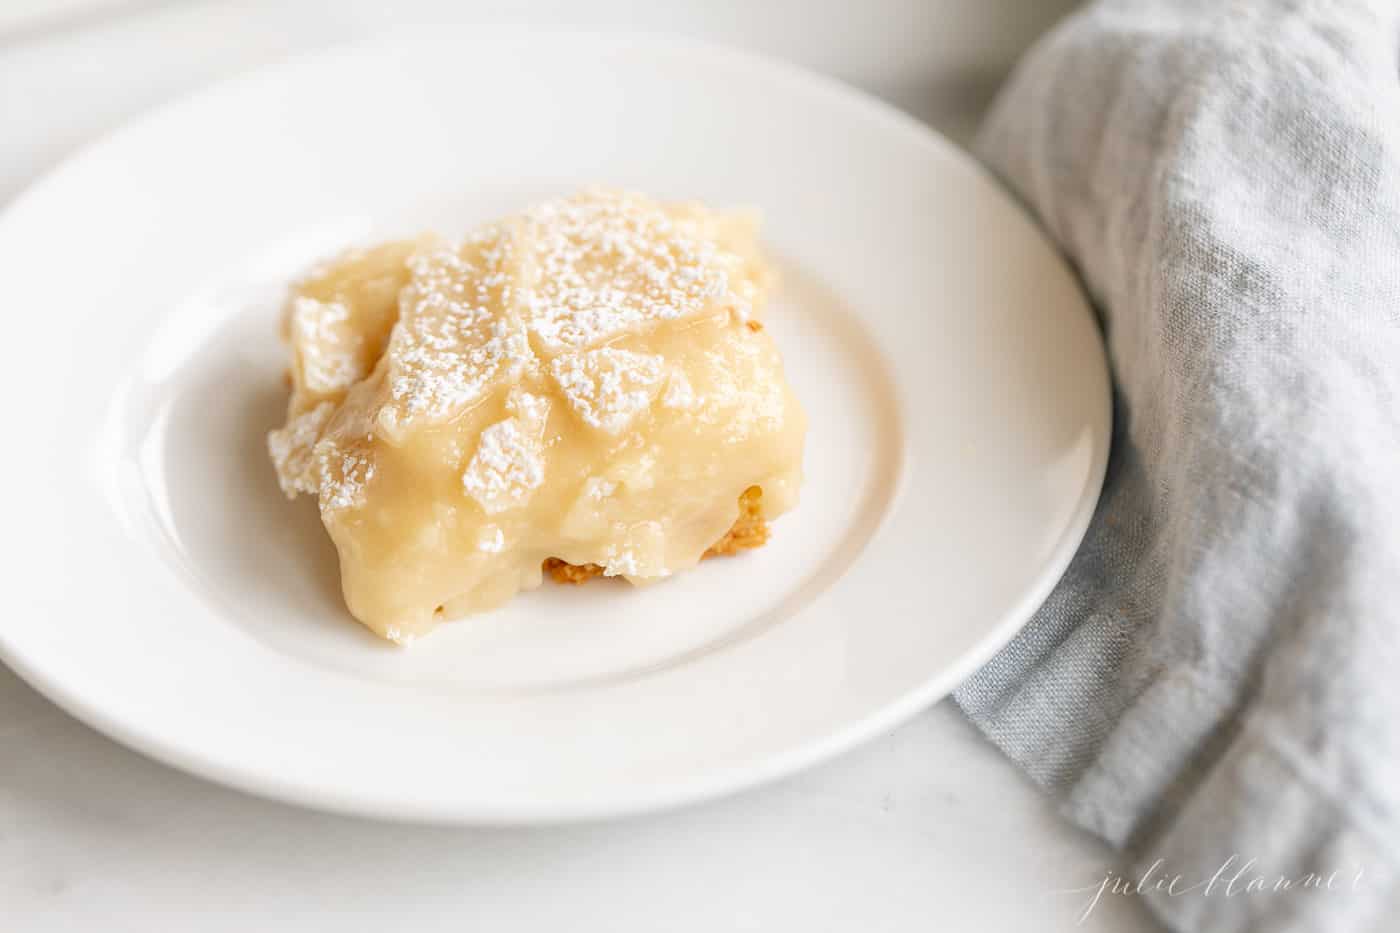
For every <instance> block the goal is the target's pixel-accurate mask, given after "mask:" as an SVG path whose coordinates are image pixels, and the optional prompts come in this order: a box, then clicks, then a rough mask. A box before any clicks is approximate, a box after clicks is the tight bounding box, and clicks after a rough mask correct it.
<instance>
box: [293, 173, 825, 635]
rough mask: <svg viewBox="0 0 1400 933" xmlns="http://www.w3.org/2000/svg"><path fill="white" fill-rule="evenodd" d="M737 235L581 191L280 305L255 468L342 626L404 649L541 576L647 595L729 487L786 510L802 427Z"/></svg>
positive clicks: (720, 221) (616, 195)
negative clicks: (331, 574) (268, 457)
mask: <svg viewBox="0 0 1400 933" xmlns="http://www.w3.org/2000/svg"><path fill="white" fill-rule="evenodd" d="M755 227H756V225H755V223H754V221H753V219H752V218H751V217H749V216H747V215H743V214H725V213H718V212H713V211H709V210H707V209H705V208H703V207H701V206H699V205H694V204H679V205H674V204H661V203H658V202H655V201H652V200H650V199H648V198H645V197H643V196H641V195H636V194H630V193H621V192H614V191H605V190H590V191H587V192H584V193H582V194H580V195H578V196H575V197H572V198H568V199H561V200H556V201H550V202H546V203H544V204H540V205H537V206H535V207H532V208H530V209H529V210H527V211H525V212H524V213H523V214H520V215H518V216H515V217H511V218H506V219H504V220H501V221H498V222H496V223H492V224H488V225H486V226H484V227H482V228H480V229H478V230H477V231H475V232H473V233H472V234H470V235H468V236H466V237H464V238H463V239H462V240H460V241H458V242H446V241H443V240H438V239H433V238H423V239H420V240H417V241H412V242H398V243H389V244H385V245H383V246H379V247H376V248H374V249H369V250H359V251H352V252H350V253H347V254H345V255H344V256H342V257H341V258H339V259H338V260H336V261H334V262H332V263H329V264H326V265H324V266H322V267H320V268H318V269H317V270H315V271H314V272H313V273H311V274H310V275H308V276H307V277H306V278H305V279H304V280H302V281H301V282H300V283H298V284H297V285H296V286H295V287H294V288H293V290H292V294H291V296H290V297H289V300H288V305H287V310H286V318H285V331H286V337H287V340H288V343H289V345H290V348H291V357H292V360H291V367H290V371H291V377H292V383H293V392H292V398H291V401H290V404H289V407H288V417H287V424H286V425H285V427H283V428H281V429H279V430H276V431H273V432H272V434H271V435H270V437H269V450H270V452H271V454H272V459H273V461H274V463H275V465H276V467H277V471H278V476H279V478H280V480H281V483H282V487H283V489H284V490H285V491H286V492H287V494H288V495H296V494H298V493H302V492H305V493H311V494H314V495H316V496H317V497H318V500H319V503H320V508H321V514H322V519H323V521H324V523H325V525H326V528H327V530H328V531H329V533H330V535H331V537H332V539H333V540H334V541H335V544H336V547H337V549H338V550H339V553H340V559H341V573H342V580H343V587H344V591H345V596H346V600H347V602H348V604H349V606H350V609H351V611H352V612H353V613H354V614H355V615H356V617H358V618H359V619H360V620H361V621H363V622H364V623H365V624H366V625H367V626H369V627H370V628H371V629H372V630H374V631H375V632H377V633H378V634H380V635H383V636H385V637H387V638H390V639H393V640H396V641H406V640H408V639H410V638H411V637H413V636H415V635H418V634H421V633H423V632H425V631H427V630H428V629H430V628H431V627H432V626H433V625H434V624H436V623H437V622H438V621H440V620H442V619H444V618H450V617H452V616H456V615H461V614H464V613H467V612H472V611H477V610H481V609H485V608H489V607H491V606H494V605H498V604H499V603H501V602H503V601H504V600H506V599H509V598H510V597H511V596H512V595H514V594H515V593H516V592H518V591H519V590H521V589H524V588H529V587H532V586H535V585H537V584H538V583H539V581H540V579H541V571H540V568H541V564H542V562H543V561H545V560H546V559H548V558H557V559H559V560H560V561H565V562H567V563H568V564H571V565H596V566H597V567H600V568H601V569H602V573H603V574H605V575H610V576H622V577H626V578H627V579H629V580H631V581H632V582H634V583H641V582H646V581H650V580H654V579H657V578H661V577H665V576H668V575H669V574H671V573H674V572H676V571H678V570H682V569H685V568H688V567H690V566H693V565H694V564H695V563H696V562H697V561H698V560H699V559H700V558H701V556H702V555H703V554H704V553H705V552H706V550H707V549H708V548H710V546H711V545H713V544H715V543H716V542H717V541H718V540H720V539H721V538H722V537H723V536H724V535H725V532H726V531H727V530H728V529H729V528H730V526H731V525H733V524H734V522H735V519H736V516H737V515H738V514H739V497H740V495H741V494H743V493H744V492H745V490H747V489H749V488H750V487H759V488H760V489H761V492H762V508H763V515H764V517H765V518H773V517H776V516H777V515H779V514H781V513H782V512H783V511H786V510H787V509H788V508H790V507H791V506H792V505H793V504H794V503H795V501H796V495H797V488H798V486H799V484H800V481H801V454H802V442H803V436H804V433H805V419H804V416H803V413H802V411H801V408H800V406H799V405H798V403H797V401H796V399H795V398H794V397H793V395H792V393H791V391H790V390H789V388H788V386H787V384H786V381H785V380H784V378H783V372H782V364H781V361H780V359H779V357H778V353H777V349H776V347H775V346H774V345H773V341H772V339H771V338H770V337H769V335H768V333H767V332H766V331H765V330H763V328H762V326H761V324H760V323H759V315H761V312H762V306H763V301H764V298H765V296H766V294H767V291H768V288H769V286H770V283H771V278H772V276H771V273H770V272H769V271H768V268H767V266H766V264H765V263H764V261H763V260H762V258H761V257H760V255H759V253H758V250H757V245H756V241H755Z"/></svg>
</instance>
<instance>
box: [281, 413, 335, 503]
mask: <svg viewBox="0 0 1400 933" xmlns="http://www.w3.org/2000/svg"><path fill="white" fill-rule="evenodd" d="M333 414H335V403H333V402H322V403H321V404H319V405H317V406H316V407H315V408H312V409H309V410H307V411H304V412H302V413H301V414H299V415H297V416H296V417H294V418H292V419H291V420H289V421H288V422H287V424H286V426H285V427H282V428H278V429H277V430H275V431H270V432H269V433H268V435H267V451H268V453H269V454H271V456H272V464H273V466H275V467H276V468H277V482H278V483H279V484H280V485H281V487H282V492H284V493H285V494H286V496H287V498H288V499H295V498H296V496H297V493H299V492H309V493H315V492H317V491H318V490H319V489H320V485H321V484H320V477H319V476H318V474H317V472H316V470H315V466H316V460H315V456H314V454H313V449H314V448H315V446H316V442H317V441H318V440H320V438H321V432H322V431H324V430H325V428H326V423H327V422H328V421H330V420H331V415H333Z"/></svg>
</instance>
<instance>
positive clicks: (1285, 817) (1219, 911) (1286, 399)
mask: <svg viewBox="0 0 1400 933" xmlns="http://www.w3.org/2000/svg"><path fill="white" fill-rule="evenodd" d="M1398 72H1400V3H1394V2H1365V0H1255V2H1226V0H1101V2H1098V3H1095V4H1093V5H1091V6H1089V7H1088V8H1086V9H1085V10H1083V11H1081V12H1079V13H1078V14H1076V15H1074V16H1073V17H1071V18H1070V19H1069V20H1068V21H1066V22H1064V23H1063V24H1061V26H1060V27H1059V28H1057V29H1056V30H1055V31H1054V32H1052V33H1051V34H1049V35H1048V36H1047V37H1045V38H1044V39H1043V40H1042V41H1041V42H1040V43H1039V44H1038V45H1037V46H1036V47H1035V48H1034V49H1032V50H1031V52H1030V53H1029V54H1028V55H1027V56H1026V58H1025V59H1024V60H1023V62H1022V63H1021V64H1020V65H1019V66H1018V68H1017V70H1016V72H1015V73H1014V75H1013V76H1012V78H1011V79H1010V81H1009V83H1008V84H1007V86H1006V87H1005V88H1004V89H1003V91H1002V93H1001V95H1000V97H999V98H998V101H997V102H996V104H995V105H994V107H993V110H992V112H991V114H990V116H989V117H988V120H987V122H986V124H985V125H984V127H983V129H982V132H981V134H980V137H979V139H978V143H977V148H978V151H979V153H980V155H981V156H982V158H983V159H984V160H985V161H986V162H987V163H988V164H989V165H990V166H991V167H992V169H993V170H994V171H995V172H997V173H998V174H999V175H1000V176H1001V177H1002V178H1003V180H1004V181H1005V182H1006V183H1007V184H1009V185H1010V187H1011V188H1012V189H1013V190H1014V191H1015V192H1017V193H1018V194H1019V195H1020V197H1021V198H1023V199H1024V200H1025V202H1026V203H1027V204H1028V205H1029V206H1030V208H1031V209H1032V210H1033V211H1034V212H1035V213H1036V215H1037V216H1038V217H1039V218H1040V220H1041V222H1042V223H1043V224H1044V225H1045V226H1046V227H1047V228H1048V230H1049V231H1050V233H1051V234H1052V235H1053V236H1054V238H1055V239H1056V240H1057V241H1058V242H1059V243H1060V245H1061V247H1062V248H1063V249H1064V250H1065V252H1066V253H1067V254H1068V255H1069V257H1070V259H1071V260H1072V261H1073V262H1074V264H1075V265H1076V266H1077V268H1078V270H1079V272H1080V274H1081V276H1082V277H1083V280H1084V282H1085V284H1086V286H1087V288H1088V289H1089V291H1090V293H1091V295H1092V297H1093V298H1094V300H1095V303H1096V305H1097V307H1098V308H1099V310H1100V313H1101V315H1102V323H1103V327H1104V331H1105V335H1106V340H1107V344H1108V347H1109V352H1110V356H1111V358H1112V363H1113V368H1114V375H1115V384H1116V385H1115V387H1116V392H1117V396H1116V399H1115V419H1114V430H1115V437H1114V443H1113V450H1112V454H1111V456H1110V462H1109V467H1108V477H1107V481H1106V485H1105V488H1104V494H1103V498H1102V500H1101V502H1100V504H1099V507H1098V510H1097V512H1096V514H1095V517H1094V520H1093V523H1092V526H1091V528H1090V530H1089V533H1088V536H1087V537H1086V539H1085V541H1084V544H1083V545H1082V547H1081V548H1080V551H1079V553H1078V554H1077V556H1076V557H1075V559H1074V561H1073V562H1072V564H1071V565H1070V567H1069V570H1068V572H1067V573H1066V574H1065V577H1064V579H1063V580H1062V581H1061V583H1060V584H1059V586H1058V587H1057V589H1056V590H1055V591H1054V593H1053V594H1052V595H1051V597H1050V598H1049V600H1048V601H1047V602H1046V604H1045V605H1044V606H1043V607H1042V608H1041V609H1040V610H1039V612H1038V613H1037V614H1036V615H1035V617H1034V619H1033V620H1032V621H1031V623H1030V625H1028V626H1027V627H1026V628H1025V630H1024V631H1023V632H1022V633H1021V634H1020V635H1019V636H1018V637H1017V638H1016V639H1015V641H1013V642H1012V643H1011V644H1010V645H1009V646H1008V647H1007V648H1006V649H1005V650H1004V651H1002V652H1001V653H1000V654H999V655H998V656H997V657H996V658H995V659H994V660H993V661H992V662H991V663H990V664H988V665H987V666H986V667H985V668H984V669H983V670H982V671H980V672H979V673H978V674H976V675H975V676H974V677H973V678H971V679H970V680H969V681H968V682H967V683H965V684H964V685H963V686H962V687H961V688H960V689H959V691H958V692H957V694H956V698H957V701H958V703H959V704H960V705H961V706H962V708H963V709H964V711H965V712H966V713H967V715H968V716H969V717H970V718H971V719H972V720H973V722H975V723H976V724H977V725H978V726H979V727H980V728H981V729H982V731H983V732H985V733H986V735H987V736H988V737H990V738H991V740H992V741H993V742H995V743H996V744H997V745H999V746H1000V747H1001V748H1002V749H1003V750H1004V751H1005V752H1006V754H1008V755H1009V756H1010V757H1011V758H1012V759H1014V760H1015V761H1016V762H1017V763H1018V764H1019V765H1020V766H1021V767H1023V768H1024V769H1025V770H1026V771H1027V772H1028V773H1029V774H1030V775H1031V776H1032V777H1033V778H1034V779H1035V780H1036V781H1038V782H1040V783H1041V784H1042V785H1044V786H1045V787H1046V788H1048V789H1049V790H1050V791H1051V792H1053V793H1054V794H1055V795H1057V797H1058V798H1059V799H1060V801H1061V805H1062V809H1063V812H1064V813H1065V814H1066V815H1067V816H1068V817H1069V818H1070V819H1072V820H1073V821H1074V822H1076V823H1078V824H1080V825H1082V826H1084V827H1087V828H1088V829H1090V830H1092V831H1094V832H1095V833H1098V834H1100V835H1101V836H1103V837H1104V838H1106V839H1107V840H1108V841H1109V842H1111V843H1112V844H1114V845H1115V846H1118V847H1120V848H1121V849H1123V850H1124V851H1125V853H1126V854H1127V856H1128V859H1129V861H1130V862H1131V863H1132V865H1133V871H1132V872H1131V873H1130V874H1129V875H1127V876H1126V877H1127V880H1128V881H1130V882H1136V881H1137V880H1138V879H1139V878H1142V877H1143V876H1144V875H1145V876H1146V884H1145V885H1143V890H1141V891H1134V892H1133V893H1134V894H1137V895H1138V896H1141V897H1142V898H1144V899H1145V900H1146V901H1147V902H1148V904H1149V905H1150V906H1151V908H1152V909H1153V910H1154V911H1155V912H1156V914H1157V915H1158V916H1159V918H1161V919H1162V920H1163V921H1164V922H1165V923H1166V924H1167V926H1168V927H1170V928H1172V929H1174V930H1177V931H1183V933H1184V931H1210V933H1234V931H1246V930H1249V931H1256V930H1257V931H1269V933H1288V931H1302V930H1325V931H1346V930H1361V929H1372V928H1379V927H1374V926H1373V924H1374V923H1375V918H1374V915H1375V914H1376V913H1377V912H1378V911H1380V910H1382V909H1384V908H1386V907H1387V905H1388V904H1390V903H1391V902H1392V899H1393V898H1394V897H1395V896H1396V894H1397V878H1400V80H1398V79H1397V74H1398ZM1222 869H1223V873H1222ZM1178 875H1179V876H1180V879H1179V881H1178V883H1177V884H1176V885H1171V884H1170V883H1169V882H1170V881H1171V880H1172V878H1173V877H1174V876H1178ZM1256 878H1257V879H1262V881H1261V882H1256V884H1255V885H1254V886H1253V887H1252V888H1251V887H1249V883H1250V882H1251V881H1254V880H1255V879H1256ZM1212 879H1214V883H1211V881H1212ZM1089 880H1094V879H1089ZM1285 881H1288V882H1291V884H1284V883H1283V882H1285ZM1227 882H1233V884H1229V885H1228V889H1227Z"/></svg>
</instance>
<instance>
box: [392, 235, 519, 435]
mask: <svg viewBox="0 0 1400 933" xmlns="http://www.w3.org/2000/svg"><path fill="white" fill-rule="evenodd" d="M512 253H513V248H512V245H511V238H510V235H509V232H508V231H506V230H505V229H503V228H500V227H487V228H485V229H484V230H482V231H480V232H478V233H477V234H474V235H473V236H472V237H471V238H469V239H468V240H467V241H465V242H464V243H462V244H461V246H460V247H458V248H453V247H451V246H442V247H439V248H436V249H431V250H428V251H426V252H420V253H418V254H415V255H414V256H413V257H412V258H410V259H409V261H408V266H409V270H410V272H411V278H410V280H409V283H408V285H406V286H405V287H404V289H403V292H402V293H401V294H400V297H399V322H398V324H397V325H395V327H394V332H393V336H392V337H390V339H389V349H388V355H389V364H390V369H389V395H390V401H389V402H388V403H387V404H386V405H385V406H384V407H383V409H382V410H381V411H380V412H379V415H378V422H379V425H380V427H381V428H383V429H384V430H385V431H386V432H387V433H389V434H390V435H391V436H393V435H395V434H397V433H398V432H399V431H400V430H401V429H402V428H405V427H408V426H409V425H411V424H413V423H417V422H421V421H427V422H429V423H440V422H442V421H444V420H446V419H448V418H450V417H451V416H452V415H454V414H456V413H457V412H459V411H461V410H462V409H463V408H465V407H466V406H468V405H470V404H472V403H473V402H475V401H477V400H478V399H480V398H481V397H482V396H483V395H484V394H485V393H486V392H487V391H488V390H489V389H490V388H491V387H492V386H494V385H496V384H498V383H500V382H503V381H509V380H511V379H514V378H517V377H518V376H519V373H520V372H521V370H522V369H523V368H524V367H525V365H526V364H527V363H528V362H529V361H530V360H531V358H532V356H531V353H530V347H529V342H528V340H527V338H526V336H525V330H524V327H523V326H522V325H521V324H520V322H519V321H518V320H516V319H515V318H514V317H513V316H512V315H511V314H510V306H511V301H512V284H511V275H512V270H511V262H512Z"/></svg>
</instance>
